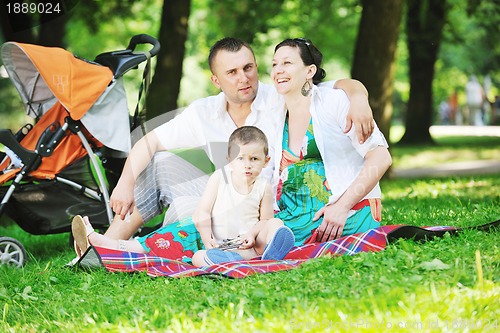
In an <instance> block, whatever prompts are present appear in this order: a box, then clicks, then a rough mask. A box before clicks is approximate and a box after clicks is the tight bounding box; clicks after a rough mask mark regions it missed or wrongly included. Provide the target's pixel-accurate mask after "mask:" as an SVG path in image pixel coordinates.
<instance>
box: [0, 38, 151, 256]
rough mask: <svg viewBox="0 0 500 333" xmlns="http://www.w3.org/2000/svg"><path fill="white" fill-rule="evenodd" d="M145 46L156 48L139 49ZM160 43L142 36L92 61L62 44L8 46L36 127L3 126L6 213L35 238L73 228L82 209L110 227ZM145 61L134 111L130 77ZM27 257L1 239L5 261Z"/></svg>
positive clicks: (5, 52)
mask: <svg viewBox="0 0 500 333" xmlns="http://www.w3.org/2000/svg"><path fill="white" fill-rule="evenodd" d="M139 44H150V45H152V48H151V49H150V50H149V51H145V52H134V50H135V48H136V46H137V45H139ZM159 48H160V45H159V43H158V41H157V40H156V39H155V38H153V37H151V36H148V35H144V34H143V35H137V36H134V37H133V38H132V39H131V40H130V43H129V45H128V47H127V49H125V50H119V51H113V52H106V53H103V54H100V55H98V56H97V57H96V58H95V60H94V61H88V60H85V59H81V58H78V57H77V56H74V55H73V54H71V53H70V52H67V51H66V50H64V49H61V48H53V47H42V46H38V45H30V44H22V43H16V42H7V43H5V44H3V45H2V48H1V56H2V60H3V63H4V66H5V68H6V70H7V73H8V74H9V77H10V79H11V81H12V82H13V83H14V85H15V87H16V88H17V90H18V92H19V94H20V95H21V98H22V101H23V104H24V105H25V107H26V113H27V114H28V115H29V116H30V117H32V118H34V123H35V124H34V125H32V124H27V125H25V126H23V127H22V128H21V129H20V130H19V131H18V132H17V133H16V134H12V132H11V131H10V130H8V129H0V144H2V145H3V146H4V150H5V152H2V151H0V197H1V198H2V199H1V203H0V216H2V214H3V213H5V214H6V215H7V216H8V217H10V218H11V219H12V220H13V221H15V222H16V223H17V224H18V225H19V226H20V227H21V228H22V229H23V230H24V231H26V232H28V233H30V234H34V235H44V234H55V233H64V232H69V231H70V230H71V219H72V218H73V217H74V216H75V215H77V214H82V215H87V216H89V217H90V218H91V219H92V221H93V223H94V225H95V227H96V228H98V229H104V228H105V227H107V226H109V224H110V223H111V222H112V219H113V212H112V210H111V208H110V205H109V193H110V191H111V190H112V188H113V187H114V186H115V185H116V182H117V180H118V178H119V175H120V173H121V170H122V168H123V165H124V162H125V159H126V157H127V154H128V152H129V150H130V145H131V143H130V133H131V131H132V130H133V129H134V128H135V127H137V124H138V121H139V114H138V113H139V112H138V110H139V103H140V100H141V95H142V92H143V90H146V89H145V88H147V85H148V83H149V82H146V80H149V71H150V59H151V57H154V56H155V55H156V54H157V53H158V51H159ZM145 61H146V62H147V63H146V66H145V68H144V75H143V81H142V83H141V87H140V89H139V101H138V102H137V103H138V105H137V108H136V110H135V114H134V115H132V116H131V115H130V113H129V110H128V106H127V100H126V93H125V88H124V84H123V75H124V74H125V73H126V72H128V71H129V70H131V69H137V68H138V65H139V64H141V63H143V62H145ZM144 87H145V88H144ZM145 93H147V91H145ZM0 147H1V146H0ZM25 257H26V252H25V250H24V248H23V246H22V244H21V243H20V242H18V241H16V240H15V239H13V238H10V237H0V265H2V264H7V263H12V264H14V265H17V266H22V265H23V263H24V260H25Z"/></svg>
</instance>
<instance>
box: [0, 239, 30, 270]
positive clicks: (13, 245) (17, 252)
mask: <svg viewBox="0 0 500 333" xmlns="http://www.w3.org/2000/svg"><path fill="white" fill-rule="evenodd" d="M25 261H26V250H25V249H24V246H23V245H22V244H21V243H20V242H19V241H18V240H17V239H14V238H11V237H0V265H13V266H17V267H22V266H23V265H24V262H25Z"/></svg>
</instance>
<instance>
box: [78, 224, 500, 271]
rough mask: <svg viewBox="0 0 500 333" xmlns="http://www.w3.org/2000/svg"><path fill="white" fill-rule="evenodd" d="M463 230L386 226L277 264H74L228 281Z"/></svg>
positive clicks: (112, 256) (112, 258)
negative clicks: (210, 277)
mask: <svg viewBox="0 0 500 333" xmlns="http://www.w3.org/2000/svg"><path fill="white" fill-rule="evenodd" d="M499 223H500V221H496V222H493V223H489V224H486V225H482V226H479V227H473V229H476V230H486V231H488V230H490V229H491V228H492V227H498V226H499ZM461 230H463V229H461V228H456V227H448V226H437V227H422V228H420V227H414V226H408V225H387V226H381V227H379V228H376V229H371V230H368V231H366V232H362V233H358V234H354V235H349V236H344V237H342V238H339V239H336V240H332V241H329V242H324V243H315V242H311V243H309V244H305V245H302V246H298V247H294V248H293V249H292V250H291V251H290V253H289V254H288V255H287V256H286V257H285V258H284V260H280V261H272V260H260V259H253V260H247V261H237V262H230V263H223V264H217V265H212V266H207V267H201V268H200V267H195V266H192V265H190V264H187V263H184V262H182V261H176V260H169V259H167V258H162V257H157V256H152V255H149V254H141V253H132V252H122V251H116V250H110V249H105V248H99V247H93V246H91V247H90V248H89V249H88V250H87V252H85V254H84V255H83V256H82V258H80V260H79V261H78V263H77V265H78V266H81V267H87V268H94V267H104V268H105V269H106V270H108V271H109V272H143V271H145V272H146V273H147V274H148V275H149V276H152V277H158V276H167V277H175V278H180V277H188V276H200V275H215V276H221V277H228V278H244V277H247V276H250V275H254V274H263V273H272V272H278V271H285V270H290V269H293V268H296V267H299V266H300V265H301V264H302V263H304V262H305V261H307V260H310V259H312V258H317V257H321V256H326V255H330V256H341V255H354V254H356V253H360V252H379V251H382V250H384V249H385V248H386V246H387V244H389V243H391V242H394V241H396V240H397V239H414V240H415V241H425V240H428V239H432V238H435V237H441V236H443V235H444V234H445V233H446V232H448V233H451V234H455V233H457V232H459V231H461Z"/></svg>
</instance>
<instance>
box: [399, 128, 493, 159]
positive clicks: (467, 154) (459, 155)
mask: <svg viewBox="0 0 500 333" xmlns="http://www.w3.org/2000/svg"><path fill="white" fill-rule="evenodd" d="M403 134H404V127H403V126H400V125H397V126H393V127H391V142H392V144H391V154H392V157H393V166H394V167H395V168H401V169H407V168H422V167H433V166H439V165H442V164H445V163H454V162H463V161H475V160H492V161H500V137H499V136H446V135H435V136H434V137H433V139H434V140H435V141H436V145H425V146H424V145H417V146H400V145H397V144H395V143H397V142H398V141H399V139H400V138H401V137H402V136H403Z"/></svg>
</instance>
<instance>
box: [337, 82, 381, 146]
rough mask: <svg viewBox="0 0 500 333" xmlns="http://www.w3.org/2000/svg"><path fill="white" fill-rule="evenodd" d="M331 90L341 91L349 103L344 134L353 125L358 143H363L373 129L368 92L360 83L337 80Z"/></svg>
mask: <svg viewBox="0 0 500 333" xmlns="http://www.w3.org/2000/svg"><path fill="white" fill-rule="evenodd" d="M333 88H335V89H342V90H343V91H344V92H345V93H346V95H347V97H349V101H350V103H351V105H350V107H349V113H348V114H347V119H346V128H345V130H344V132H345V133H347V132H349V131H350V130H351V127H352V125H354V127H355V128H356V133H357V135H358V138H359V140H360V143H363V142H365V141H366V140H367V139H368V137H370V135H371V134H372V133H373V128H374V125H373V124H374V123H373V112H372V109H371V107H370V104H369V103H368V91H367V90H366V88H365V86H364V85H363V84H362V83H361V82H359V81H358V80H354V79H341V80H337V81H335V84H334V85H333Z"/></svg>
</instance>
